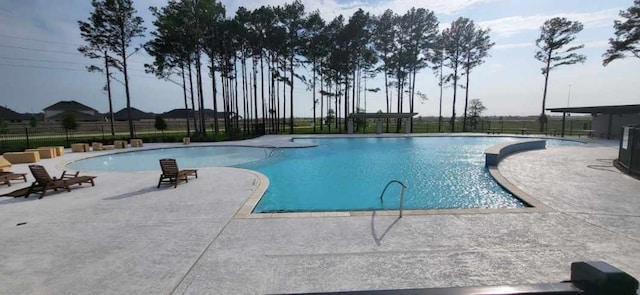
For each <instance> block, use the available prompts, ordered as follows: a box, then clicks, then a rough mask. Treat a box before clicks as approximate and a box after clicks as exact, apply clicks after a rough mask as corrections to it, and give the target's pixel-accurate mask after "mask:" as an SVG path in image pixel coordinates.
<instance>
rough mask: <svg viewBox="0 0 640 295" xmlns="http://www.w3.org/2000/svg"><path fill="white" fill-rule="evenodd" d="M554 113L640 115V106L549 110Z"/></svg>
mask: <svg viewBox="0 0 640 295" xmlns="http://www.w3.org/2000/svg"><path fill="white" fill-rule="evenodd" d="M547 111H550V112H552V113H574V114H616V115H618V114H640V104H628V105H613V106H593V107H570V108H548V109H547Z"/></svg>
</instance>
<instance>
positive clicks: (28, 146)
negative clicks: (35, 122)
mask: <svg viewBox="0 0 640 295" xmlns="http://www.w3.org/2000/svg"><path fill="white" fill-rule="evenodd" d="M24 134H25V135H26V137H27V148H28V149H30V148H31V146H30V145H29V128H26V127H25V128H24Z"/></svg>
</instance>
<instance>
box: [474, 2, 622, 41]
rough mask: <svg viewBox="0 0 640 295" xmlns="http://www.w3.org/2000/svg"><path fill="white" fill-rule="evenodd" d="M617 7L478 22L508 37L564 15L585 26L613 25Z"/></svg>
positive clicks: (537, 27)
mask: <svg viewBox="0 0 640 295" xmlns="http://www.w3.org/2000/svg"><path fill="white" fill-rule="evenodd" d="M618 11H619V9H607V10H601V11H595V12H587V13H562V14H553V15H532V16H510V17H504V18H499V19H495V20H490V21H484V22H480V25H481V26H483V27H488V28H491V31H492V32H493V33H495V34H497V35H499V36H504V37H508V36H511V35H515V34H518V33H520V32H524V31H529V30H539V29H540V26H542V24H543V23H544V22H545V21H546V20H548V19H550V18H554V17H566V18H568V19H570V20H575V21H579V22H581V23H582V24H583V25H584V27H585V28H597V27H606V26H613V20H614V19H616V18H617V17H618Z"/></svg>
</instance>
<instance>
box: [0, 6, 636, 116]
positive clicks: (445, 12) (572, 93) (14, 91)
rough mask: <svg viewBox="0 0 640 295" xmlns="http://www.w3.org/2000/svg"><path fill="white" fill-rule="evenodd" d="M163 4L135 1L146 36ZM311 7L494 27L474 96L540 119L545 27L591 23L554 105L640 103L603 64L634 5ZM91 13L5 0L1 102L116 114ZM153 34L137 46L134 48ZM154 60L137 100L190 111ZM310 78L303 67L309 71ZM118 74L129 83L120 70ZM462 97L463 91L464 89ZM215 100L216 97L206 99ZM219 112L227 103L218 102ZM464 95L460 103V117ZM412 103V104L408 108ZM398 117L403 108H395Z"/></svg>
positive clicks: (621, 76) (371, 105)
mask: <svg viewBox="0 0 640 295" xmlns="http://www.w3.org/2000/svg"><path fill="white" fill-rule="evenodd" d="M285 2H286V1H284V0H254V1H250V2H249V1H239V0H223V1H222V3H223V4H224V5H225V7H226V10H227V16H233V15H234V14H235V11H236V9H237V8H238V7H239V6H245V7H247V8H249V9H254V8H257V7H259V6H261V5H282V4H283V3H285ZM165 4H166V1H162V0H137V1H134V5H135V7H136V9H137V10H138V13H139V15H140V16H142V17H143V18H144V20H145V26H146V27H147V36H148V35H149V33H150V32H151V31H153V30H154V27H153V25H152V21H153V20H154V18H153V16H152V15H151V13H150V12H149V7H150V6H156V7H161V6H164V5H165ZM303 4H304V5H305V8H306V11H313V10H319V11H320V13H321V15H322V16H323V18H324V19H325V20H330V19H332V18H333V17H335V16H337V15H340V14H342V15H344V16H345V17H346V18H348V17H349V16H350V15H352V14H353V12H355V11H356V10H357V9H358V8H362V9H364V10H365V11H368V12H371V13H373V14H376V15H379V14H381V13H382V12H383V11H384V10H385V9H387V8H389V9H392V10H393V11H395V12H396V13H398V14H403V13H405V12H406V11H407V10H408V9H410V8H411V7H414V6H415V7H416V8H417V7H423V8H427V9H430V10H432V11H434V12H435V14H436V16H437V17H438V19H439V21H440V23H441V25H440V27H441V28H444V27H447V26H449V25H450V24H451V22H452V21H454V20H455V19H457V18H458V17H461V16H462V17H467V18H470V19H472V20H474V21H475V22H476V23H477V24H479V25H480V26H482V27H485V28H490V29H491V33H490V36H491V40H492V41H494V42H495V46H494V47H493V48H492V49H491V50H490V52H489V54H490V56H489V57H488V58H487V59H486V61H485V63H484V64H482V65H480V66H479V67H477V68H475V69H474V70H473V71H472V73H471V76H470V78H471V84H470V87H469V93H470V95H469V97H470V99H473V98H478V99H480V100H481V101H482V102H483V103H484V105H485V106H486V107H487V110H486V111H485V115H496V116H502V115H536V114H539V113H540V109H541V106H542V92H543V86H544V76H543V75H542V74H541V70H540V68H541V66H542V63H541V62H539V61H537V60H536V59H535V58H534V54H535V50H536V47H535V40H536V39H537V38H538V36H539V34H540V26H541V25H542V24H543V22H544V21H545V20H547V19H549V18H552V17H556V16H564V17H567V18H569V19H571V20H578V21H580V22H582V23H583V24H584V30H583V31H582V32H581V33H579V34H578V38H577V39H576V41H575V42H576V44H584V45H585V48H584V49H582V51H581V53H583V54H585V55H586V56H587V61H586V62H585V63H584V64H577V65H571V66H564V67H560V68H557V69H555V70H553V71H552V72H551V73H550V78H549V79H550V81H549V91H548V97H547V107H565V106H567V105H569V106H593V105H614V104H637V103H640V87H638V85H639V84H640V75H638V69H640V60H639V59H635V58H627V59H624V60H617V61H614V62H613V63H611V64H609V65H608V66H607V67H603V66H602V54H603V53H604V51H605V50H606V49H607V40H608V39H609V38H610V37H612V36H613V31H614V30H613V21H614V20H615V19H618V18H619V16H618V12H619V11H620V10H623V9H626V8H627V7H629V6H631V5H632V4H633V1H632V0H607V1H601V0H420V1H415V0H414V1H411V0H390V1H385V0H355V1H351V0H347V1H344V0H309V1H303ZM91 11H92V6H91V4H90V1H88V0H56V1H51V0H21V1H0V105H2V106H5V107H8V108H11V109H13V110H15V111H18V112H33V113H37V112H41V111H42V109H44V108H45V107H47V106H49V105H51V104H53V103H55V102H57V101H60V100H76V101H79V102H81V103H84V104H86V105H88V106H90V107H93V108H95V109H97V110H98V111H100V112H107V111H108V101H107V96H106V92H105V91H103V86H104V85H105V78H104V76H103V75H101V74H97V73H89V72H87V71H86V69H85V67H86V66H87V65H90V64H91V63H92V61H91V60H90V59H88V58H86V57H84V56H82V55H81V54H80V53H78V51H77V48H78V47H79V46H81V45H82V44H83V40H82V38H81V37H80V31H79V29H78V24H77V22H78V21H79V20H86V19H87V18H88V16H89V14H90V12H91ZM147 40H148V37H145V38H140V39H138V40H135V41H134V44H135V46H140V44H142V43H144V42H146V41H147ZM151 61H152V60H151V58H150V57H149V56H148V55H147V54H146V53H145V52H144V50H141V51H140V52H139V53H137V54H136V55H134V56H132V57H131V58H130V91H131V100H132V101H131V103H132V106H133V107H135V108H139V109H141V110H143V111H148V112H155V113H162V112H165V111H169V110H171V109H174V108H183V107H184V101H183V96H182V89H181V87H179V86H178V85H175V84H173V83H170V82H167V81H163V80H158V79H157V78H155V76H153V75H149V74H146V73H145V72H144V64H145V63H150V62H151ZM301 72H302V73H304V72H305V71H304V70H301ZM116 78H118V79H120V80H122V76H121V74H117V75H116ZM112 85H113V99H114V111H117V110H120V109H122V108H124V107H125V106H126V99H125V95H124V86H122V85H121V84H119V83H117V82H116V83H113V84H112ZM376 87H380V88H383V87H384V83H383V78H382V77H381V76H380V77H379V78H376V79H373V80H371V81H369V82H368V85H367V88H376ZM204 89H205V106H206V107H207V108H212V99H211V90H210V89H211V82H210V81H205V83H204ZM416 90H418V91H420V92H422V93H425V94H426V95H427V97H428V99H427V100H426V101H420V102H417V103H416V111H417V112H418V113H419V115H420V116H437V115H438V112H439V98H440V97H439V87H438V81H437V78H436V76H435V75H434V74H433V73H432V72H431V71H430V70H424V71H422V72H421V73H419V74H418V76H417V82H416ZM459 91H463V90H462V89H460V90H459ZM452 97H453V88H451V87H448V88H445V90H444V95H443V102H442V112H443V116H450V114H451V111H452ZM207 98H208V99H207ZM294 100H295V106H296V108H295V116H296V117H311V115H312V107H313V102H312V96H311V92H309V91H308V90H307V89H306V87H304V86H303V85H302V83H300V82H299V81H296V84H295V87H294ZM219 104H220V105H219V107H221V103H220V102H219ZM463 108H464V99H460V98H459V99H458V102H457V103H456V112H457V114H461V113H462V111H463ZM384 109H385V100H384V91H382V92H379V93H377V94H371V93H370V94H367V111H368V112H376V111H378V110H384ZM407 109H408V107H406V108H405V111H406V110H407ZM394 111H395V110H394Z"/></svg>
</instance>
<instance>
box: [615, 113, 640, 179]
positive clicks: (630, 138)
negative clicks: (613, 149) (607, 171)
mask: <svg viewBox="0 0 640 295" xmlns="http://www.w3.org/2000/svg"><path fill="white" fill-rule="evenodd" d="M618 161H619V163H620V165H622V167H624V168H625V169H626V170H627V171H628V172H630V173H632V174H635V175H640V125H638V126H626V127H623V128H622V139H621V140H620V151H619V153H618Z"/></svg>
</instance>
